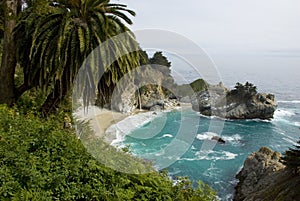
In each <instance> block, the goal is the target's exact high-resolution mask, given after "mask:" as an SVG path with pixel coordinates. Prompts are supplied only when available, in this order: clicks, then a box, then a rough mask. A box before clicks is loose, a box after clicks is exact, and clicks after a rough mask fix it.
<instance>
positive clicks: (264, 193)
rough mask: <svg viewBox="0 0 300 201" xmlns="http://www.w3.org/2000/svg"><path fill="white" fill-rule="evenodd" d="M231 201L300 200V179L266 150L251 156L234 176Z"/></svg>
mask: <svg viewBox="0 0 300 201" xmlns="http://www.w3.org/2000/svg"><path fill="white" fill-rule="evenodd" d="M236 178H237V179H239V183H238V184H237V186H236V193H235V197H234V201H273V200H281V201H294V200H295V201H296V200H300V177H299V176H295V175H293V173H292V171H290V170H288V169H286V168H285V166H284V165H283V164H282V163H281V162H280V153H278V152H274V151H272V150H271V149H269V148H267V147H262V148H261V149H260V150H259V151H258V152H255V153H252V154H251V155H250V156H248V158H247V159H246V160H245V162H244V166H243V168H242V170H241V171H240V172H239V173H238V174H237V176H236Z"/></svg>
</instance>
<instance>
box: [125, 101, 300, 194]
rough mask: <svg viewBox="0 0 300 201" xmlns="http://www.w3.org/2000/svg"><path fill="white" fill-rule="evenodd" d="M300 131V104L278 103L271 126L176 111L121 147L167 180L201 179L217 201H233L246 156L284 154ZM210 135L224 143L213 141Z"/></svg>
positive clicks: (126, 139) (127, 137) (258, 122)
mask: <svg viewBox="0 0 300 201" xmlns="http://www.w3.org/2000/svg"><path fill="white" fill-rule="evenodd" d="M162 122H163V123H162ZM299 127H300V101H280V102H278V109H277V111H276V112H275V116H274V119H273V120H271V121H261V120H235V121H228V120H223V119H218V118H208V117H204V116H201V115H199V114H198V113H196V112H194V111H192V110H191V109H182V110H181V109H178V110H174V111H170V112H166V113H162V114H160V115H158V117H157V118H155V119H153V120H152V121H151V122H149V123H148V124H146V125H144V126H143V127H140V128H138V129H137V130H135V131H133V132H132V133H131V134H130V135H127V136H126V138H125V141H124V142H123V143H124V144H130V149H131V151H132V153H133V154H135V155H137V156H139V157H141V158H145V159H148V160H152V161H154V164H155V166H156V167H157V168H158V169H162V168H167V169H168V171H169V173H170V176H172V177H175V176H189V177H190V178H191V180H192V181H193V182H195V183H196V181H197V180H202V181H204V182H206V183H208V184H209V185H211V186H212V187H213V188H214V189H215V190H217V191H218V196H219V197H220V198H221V200H231V199H232V195H233V192H234V186H235V185H236V182H237V181H236V179H235V175H236V174H237V172H238V171H239V170H240V169H241V167H242V165H243V162H244V160H245V159H246V157H247V156H248V155H249V154H250V153H252V152H254V151H257V150H258V149H259V148H260V147H261V146H268V147H270V148H272V149H273V150H276V151H279V152H281V153H282V152H283V151H284V150H286V149H287V148H289V147H291V146H292V145H293V143H294V142H296V141H297V140H298V139H299V136H300V130H299ZM213 135H220V136H222V138H223V139H224V140H225V141H226V143H225V144H216V143H215V142H214V141H211V140H210V139H211V137H212V136H213ZM141 136H144V137H142V138H141ZM147 136H149V137H147Z"/></svg>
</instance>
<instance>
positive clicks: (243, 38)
mask: <svg viewBox="0 0 300 201" xmlns="http://www.w3.org/2000/svg"><path fill="white" fill-rule="evenodd" d="M115 1H117V2H119V3H125V4H127V5H128V7H129V8H131V9H133V10H134V11H136V13H137V16H136V17H135V18H133V21H134V25H133V27H132V28H133V30H140V29H149V28H150V29H152V28H156V29H164V30H169V31H173V32H176V33H178V34H181V35H184V36H186V37H187V38H189V39H191V40H193V41H195V42H196V43H197V44H199V45H200V46H202V47H207V48H211V47H212V48H214V50H216V51H217V50H220V51H222V50H223V49H224V48H225V49H226V50H227V51H228V49H230V50H237V51H240V50H247V51H251V50H254V51H256V50H261V51H275V52H277V51H288V52H298V53H299V50H300V47H299V46H300V26H299V25H300V24H299V22H300V1H299V0H188V1H182V0H180V1H179V0H115Z"/></svg>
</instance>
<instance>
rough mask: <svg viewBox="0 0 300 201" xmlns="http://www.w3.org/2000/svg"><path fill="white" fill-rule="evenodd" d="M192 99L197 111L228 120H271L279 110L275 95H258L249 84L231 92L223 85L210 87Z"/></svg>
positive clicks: (254, 88) (237, 87) (238, 86)
mask: <svg viewBox="0 0 300 201" xmlns="http://www.w3.org/2000/svg"><path fill="white" fill-rule="evenodd" d="M191 99H192V105H193V109H194V110H195V111H199V112H200V113H201V114H203V115H207V116H219V117H222V118H228V119H255V118H259V119H271V118H273V115H274V112H275V110H276V108H277V104H276V102H275V98H274V95H272V94H262V93H257V92H256V87H254V86H253V85H252V84H249V83H246V85H237V86H236V88H235V89H233V90H231V91H229V90H228V89H227V88H226V87H224V85H223V84H222V83H220V84H218V85H214V86H208V89H207V90H205V91H200V92H197V93H196V94H195V95H193V96H192V98H191Z"/></svg>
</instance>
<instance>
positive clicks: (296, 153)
mask: <svg viewBox="0 0 300 201" xmlns="http://www.w3.org/2000/svg"><path fill="white" fill-rule="evenodd" d="M297 144H298V145H295V149H292V148H289V150H287V151H285V153H284V156H283V157H282V158H281V159H282V163H283V164H284V165H286V166H287V167H288V168H290V169H292V170H293V171H294V172H295V173H297V172H298V171H299V168H300V140H299V141H298V142H297Z"/></svg>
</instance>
